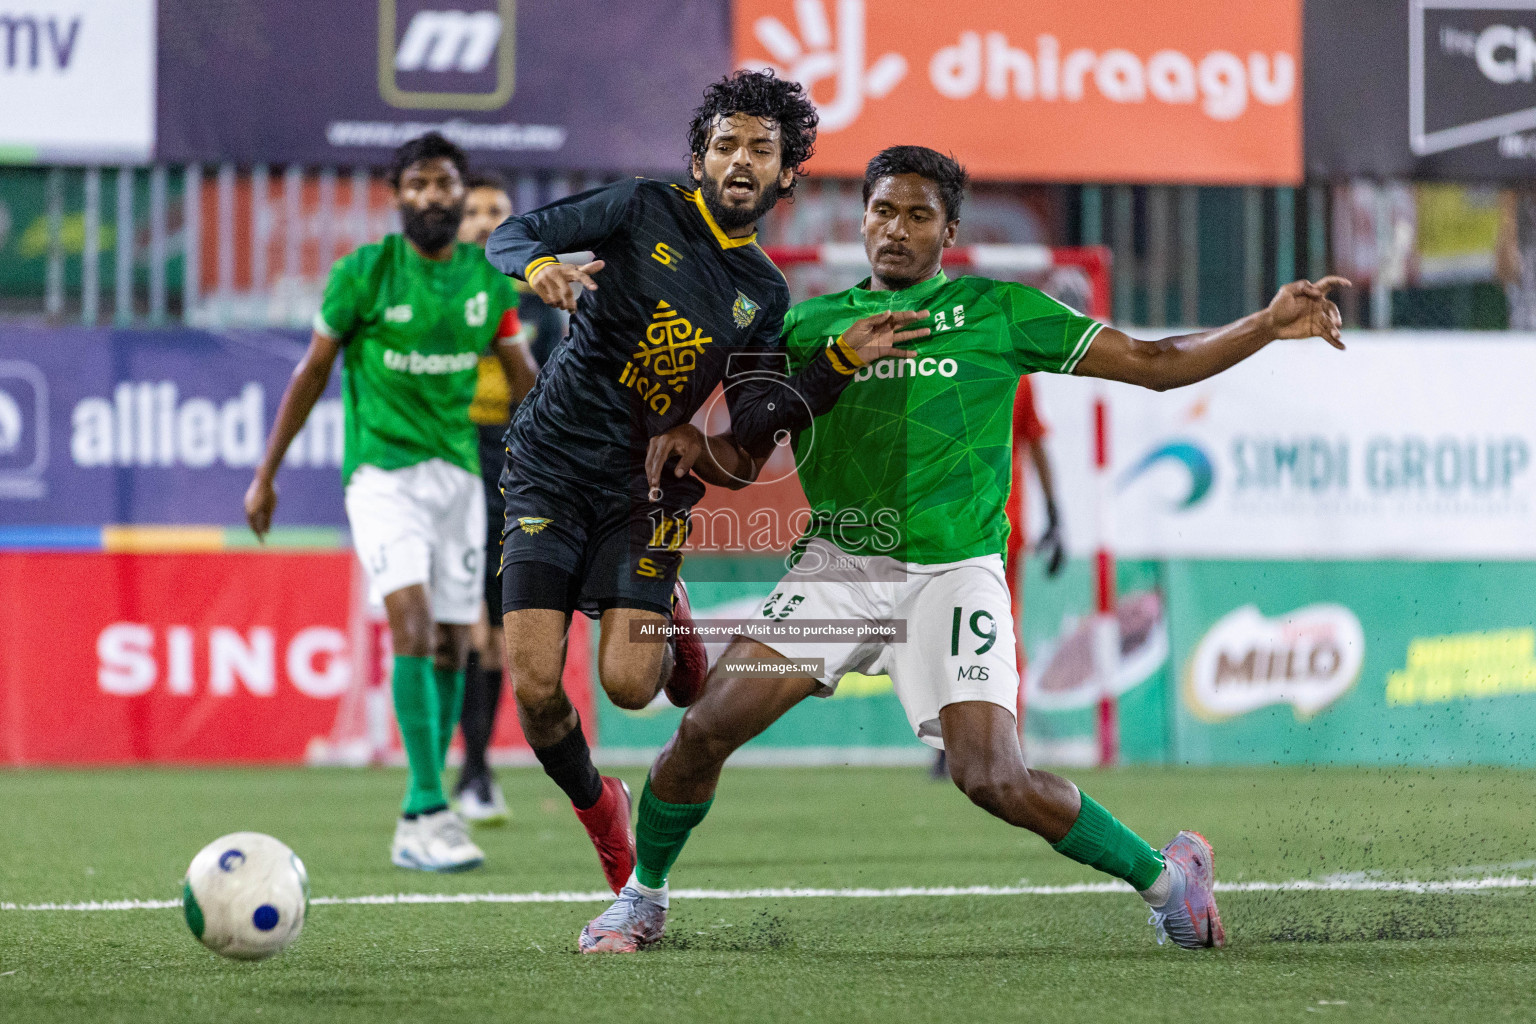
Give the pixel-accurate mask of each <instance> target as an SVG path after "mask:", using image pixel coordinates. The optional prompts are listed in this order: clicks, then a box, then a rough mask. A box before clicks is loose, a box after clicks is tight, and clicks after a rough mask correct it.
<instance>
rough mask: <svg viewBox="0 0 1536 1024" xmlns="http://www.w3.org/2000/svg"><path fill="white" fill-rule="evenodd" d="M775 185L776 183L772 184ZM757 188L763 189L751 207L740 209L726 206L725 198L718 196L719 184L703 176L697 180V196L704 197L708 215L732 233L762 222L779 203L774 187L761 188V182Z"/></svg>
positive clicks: (777, 192)
mask: <svg viewBox="0 0 1536 1024" xmlns="http://www.w3.org/2000/svg"><path fill="white" fill-rule="evenodd" d="M772 184H773V185H775V186H776V185H777V184H778V183H777V182H774V183H772ZM758 188H762V189H763V194H762V195H761V196H759V197H758V200H757V202H756V203H754V204H753V205H752V206H750V207H748V208H746V209H741V208H740V207H736V206H726V205H725V197H724V196H723V195H721V194H720V183H719V182H718V181H716V180H714V179H713V178H711V177H709V176H708V175H705V176H704V177H702V178H701V179H699V194H700V195H702V196H703V197H704V205H705V207H706V208H708V210H709V215H710V216H711V217H713V218H715V223H716V224H718V225H720V227H721V228H722V229H724V230H726V231H734V230H736V229H738V228H744V227H749V226H751V225H753V224H756V223H757V222H758V221H760V220H762V219H763V217H764V216H765V215H766V214H767V213H768V211H769V210H771V209H773V207H774V205H775V204H776V203H778V201H779V190H778V188H776V187H769V188H763V185H762V183H761V182H759V183H758Z"/></svg>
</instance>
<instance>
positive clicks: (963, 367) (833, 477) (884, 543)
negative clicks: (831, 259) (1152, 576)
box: [784, 272, 1104, 565]
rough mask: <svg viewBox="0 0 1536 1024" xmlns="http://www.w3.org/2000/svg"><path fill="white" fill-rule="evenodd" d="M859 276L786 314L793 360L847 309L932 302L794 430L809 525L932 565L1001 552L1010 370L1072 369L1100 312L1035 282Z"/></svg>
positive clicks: (834, 328)
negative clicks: (1085, 311) (906, 338)
mask: <svg viewBox="0 0 1536 1024" xmlns="http://www.w3.org/2000/svg"><path fill="white" fill-rule="evenodd" d="M867 285H868V281H865V282H864V284H861V285H859V286H858V287H856V288H850V289H848V290H847V291H845V292H838V293H836V294H832V295H823V296H820V297H818V298H814V299H810V300H809V301H806V302H802V303H800V304H798V305H796V306H794V307H793V308H791V309H790V311H789V315H788V317H787V318H786V319H785V321H784V329H785V342H786V345H787V346H788V348H789V352H790V359H791V362H792V363H793V365H794V366H795V367H797V368H798V367H799V366H800V365H803V364H804V363H806V362H807V361H809V360H810V359H811V358H813V357H814V356H815V355H816V354H817V353H819V352H820V351H821V350H822V349H823V348H825V347H826V346H827V345H830V344H832V343H833V342H834V341H835V340H836V339H837V338H838V337H839V336H840V335H841V334H842V332H843V331H845V330H847V329H848V328H849V327H850V326H852V325H853V322H854V321H856V320H861V319H863V318H864V317H867V316H871V315H873V314H875V313H882V312H885V311H887V310H920V309H926V310H928V311H929V318H928V320H926V321H924V322H922V323H919V324H915V325H914V326H917V327H922V326H926V327H928V328H929V329H930V330H931V331H932V332H933V333H932V334H931V335H930V336H929V337H927V338H924V339H922V340H921V341H918V342H917V343H915V344H913V345H909V346H908V347H909V348H912V349H914V350H915V351H917V352H918V357H917V358H914V359H906V360H903V359H882V360H880V361H878V362H876V363H874V364H872V365H869V366H864V367H861V368H860V369H859V370H858V372H857V373H856V374H855V375H854V379H853V381H852V382H850V383H849V385H848V388H847V390H846V391H844V392H843V394H842V396H841V397H840V398H839V399H838V400H837V404H836V405H834V406H833V407H832V409H831V411H829V412H826V413H824V414H822V415H820V416H818V417H816V419H815V421H814V423H813V426H812V429H810V430H805V431H802V432H801V433H800V434H799V435H798V436H797V437H796V438H795V441H794V445H795V457H796V461H797V463H798V465H799V467H800V484H801V486H802V487H804V489H805V496H806V499H807V500H808V501H809V502H810V506H811V509H812V512H813V517H812V520H811V524H810V526H809V528H808V529H807V531H806V534H805V537H806V538H810V537H822V538H824V539H826V540H828V541H830V542H831V543H833V544H836V545H837V546H838V547H840V548H842V549H843V550H844V551H847V552H849V553H850V554H866V555H887V556H890V557H892V558H896V559H898V560H900V561H904V562H919V563H923V564H930V565H931V564H936V563H943V562H957V561H960V560H961V559H965V558H973V557H976V556H978V555H986V554H992V553H999V554H1000V553H1002V552H1003V551H1004V549H1005V547H1006V545H1007V542H1008V516H1007V509H1006V505H1007V501H1008V490H1009V486H1010V484H1011V482H1012V476H1013V473H1012V469H1013V399H1014V392H1015V391H1017V390H1018V386H1019V377H1020V376H1022V375H1023V374H1026V373H1034V372H1036V371H1046V372H1050V373H1071V372H1072V368H1073V367H1075V366H1076V365H1077V363H1078V360H1080V359H1081V358H1082V357H1083V353H1084V352H1086V351H1088V346H1089V344H1091V343H1092V341H1093V339H1094V336H1095V335H1097V334H1098V332H1099V331H1100V330H1101V329H1103V326H1104V325H1103V324H1101V323H1099V322H1098V321H1096V320H1093V319H1091V318H1089V317H1086V316H1083V315H1082V314H1081V313H1079V312H1077V311H1076V310H1074V309H1072V308H1071V307H1070V306H1066V305H1064V304H1062V303H1060V302H1057V301H1056V300H1055V299H1053V298H1051V297H1049V296H1047V295H1045V294H1044V293H1043V292H1040V291H1038V290H1036V289H1034V288H1029V287H1025V286H1024V285H1020V284H1014V283H1011V282H1004V281H991V280H988V279H986V278H982V277H962V278H959V279H957V280H954V281H951V280H949V279H948V278H946V277H945V276H944V274H943V273H942V272H940V273H939V275H938V276H937V277H934V278H931V279H930V280H927V281H924V282H922V283H921V284H916V285H913V286H912V287H911V288H906V289H903V290H902V291H897V292H876V291H870V290H869V289H868V287H867Z"/></svg>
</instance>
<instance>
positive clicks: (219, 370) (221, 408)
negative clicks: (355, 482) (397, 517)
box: [0, 327, 346, 527]
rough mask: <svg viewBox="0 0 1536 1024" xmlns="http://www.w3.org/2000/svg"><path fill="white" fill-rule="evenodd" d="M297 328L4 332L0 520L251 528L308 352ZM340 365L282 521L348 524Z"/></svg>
mask: <svg viewBox="0 0 1536 1024" xmlns="http://www.w3.org/2000/svg"><path fill="white" fill-rule="evenodd" d="M303 350H304V338H303V336H301V335H299V334H297V333H293V332H288V333H283V332H268V331H231V332H218V333H215V332H203V331H189V330H168V331H115V330H108V329H96V330H91V329H84V328H70V329H57V330H42V329H34V328H24V327H7V328H4V329H0V523H3V524H7V525H13V526H14V525H26V524H38V525H48V526H66V525H100V524H108V523H122V524H143V523H200V524H210V525H228V526H235V525H242V524H243V523H244V521H245V512H244V506H243V504H242V502H243V499H244V495H245V489H246V487H247V486H249V484H250V481H251V473H252V471H253V470H254V468H255V466H256V463H257V461H258V460H259V459H260V458H261V455H262V452H263V451H264V449H265V445H266V437H267V431H268V430H269V429H270V427H271V424H272V417H273V416H274V415H275V414H276V411H277V402H278V400H279V399H280V398H281V397H282V393H283V389H284V387H286V386H287V383H288V379H289V377H290V376H291V375H292V373H293V367H294V365H295V364H296V363H297V362H298V360H299V357H300V356H301V355H302V354H303ZM339 395H340V372H339V370H338V371H337V373H336V374H334V375H333V377H332V380H331V384H330V387H329V389H328V390H327V392H326V394H325V396H324V397H323V398H322V399H321V400H320V402H319V403H317V404H316V407H315V410H314V412H313V413H312V414H311V415H310V419H309V423H308V425H306V426H305V428H304V430H303V431H302V432H301V434H300V436H299V437H298V438H297V439H296V441H295V443H294V446H293V449H292V450H291V452H290V454H289V457H288V459H287V461H286V462H285V463H284V466H283V468H282V470H281V471H280V472H279V474H278V489H279V494H280V504H279V506H278V514H277V523H278V524H279V525H284V526H294V525H304V526H338V527H339V526H344V525H345V524H346V516H345V512H344V510H343V508H342V501H341V455H342V410H341V399H340V397H339Z"/></svg>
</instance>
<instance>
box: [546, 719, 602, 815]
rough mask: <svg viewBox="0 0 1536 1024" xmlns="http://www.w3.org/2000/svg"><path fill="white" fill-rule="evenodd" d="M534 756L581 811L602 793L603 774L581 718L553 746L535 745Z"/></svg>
mask: <svg viewBox="0 0 1536 1024" xmlns="http://www.w3.org/2000/svg"><path fill="white" fill-rule="evenodd" d="M533 756H534V757H537V758H538V759H539V764H541V765H543V766H544V774H545V775H548V776H549V777H550V778H551V779H554V780H555V785H557V786H559V787H560V788H561V789H562V790H564V791H565V795H566V796H568V797H570V798H571V803H573V804H575V805H576V809H577V810H578V811H584V810H586V809H587V808H588V807H591V806H592V805H593V804H595V803H597V801H598V799H599V798H600V797H602V795H603V777H602V776H601V775H599V774H597V766H596V765H594V764H593V763H592V751H591V750H589V749H588V748H587V738H586V737H585V736H583V735H582V732H581V720H580V719H577V721H576V728H574V729H572V730H571V733H570V735H569V736H567V737H566V738H565V739H563V740H561V741H560V742H559V743H556V744H554V745H553V746H549V747H539V748H536V749H535V750H534V752H533Z"/></svg>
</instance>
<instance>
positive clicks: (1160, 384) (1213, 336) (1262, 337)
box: [1072, 277, 1350, 391]
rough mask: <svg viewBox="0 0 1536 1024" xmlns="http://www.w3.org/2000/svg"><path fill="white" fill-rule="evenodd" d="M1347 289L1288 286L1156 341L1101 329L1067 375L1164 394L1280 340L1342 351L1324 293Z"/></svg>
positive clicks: (1341, 284) (1335, 281)
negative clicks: (1214, 322)
mask: <svg viewBox="0 0 1536 1024" xmlns="http://www.w3.org/2000/svg"><path fill="white" fill-rule="evenodd" d="M1349 286H1350V285H1349V282H1348V281H1346V280H1345V279H1344V278H1342V277H1325V278H1323V279H1322V280H1320V281H1318V282H1316V283H1313V282H1311V281H1293V282H1291V283H1290V284H1288V285H1286V286H1285V287H1284V288H1281V289H1280V291H1278V292H1277V293H1275V297H1274V299H1273V301H1271V302H1270V304H1269V305H1268V306H1267V307H1265V308H1264V309H1261V310H1259V311H1258V312H1257V313H1252V314H1249V315H1248V316H1245V317H1243V318H1242V319H1241V320H1236V321H1234V322H1232V323H1230V324H1227V325H1226V326H1225V327H1218V328H1216V329H1215V330H1210V331H1201V332H1200V333H1199V334H1185V335H1182V336H1180V337H1177V338H1164V339H1163V340H1161V341H1141V340H1138V339H1136V338H1132V337H1130V336H1129V335H1127V334H1124V333H1122V332H1120V331H1117V330H1114V329H1113V328H1110V327H1106V328H1104V329H1103V330H1102V331H1100V332H1099V333H1098V335H1097V336H1096V337H1094V339H1093V344H1091V345H1090V346H1089V347H1088V351H1087V352H1086V353H1085V354H1084V355H1083V358H1082V359H1081V360H1080V361H1079V362H1078V364H1077V367H1076V369H1074V370H1073V371H1072V372H1073V373H1075V374H1077V375H1078V376H1081V377H1102V378H1104V379H1105V380H1118V381H1123V382H1125V383H1127V384H1138V385H1140V386H1142V387H1145V388H1151V389H1152V390H1154V391H1167V390H1168V389H1169V388H1179V387H1183V386H1184V385H1186V384H1194V383H1195V382H1197V381H1202V380H1205V379H1206V378H1207V377H1214V376H1215V375H1216V374H1218V373H1220V372H1222V371H1223V370H1226V369H1228V368H1230V367H1233V366H1236V365H1237V364H1238V363H1240V362H1242V361H1243V360H1244V359H1247V358H1248V357H1249V356H1251V355H1253V354H1254V353H1255V352H1257V351H1259V350H1260V349H1261V348H1263V347H1264V346H1265V345H1268V344H1269V343H1270V342H1272V341H1278V340H1280V339H1282V338H1322V339H1323V340H1324V341H1326V342H1328V344H1330V345H1332V346H1333V347H1334V348H1337V349H1342V348H1343V347H1344V342H1343V339H1342V337H1341V335H1340V331H1341V329H1342V326H1343V319H1342V318H1341V317H1340V316H1339V307H1338V306H1335V305H1334V304H1333V302H1332V301H1331V300H1330V299H1329V298H1328V293H1329V292H1330V291H1332V290H1333V289H1335V288H1348V287H1349Z"/></svg>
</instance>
